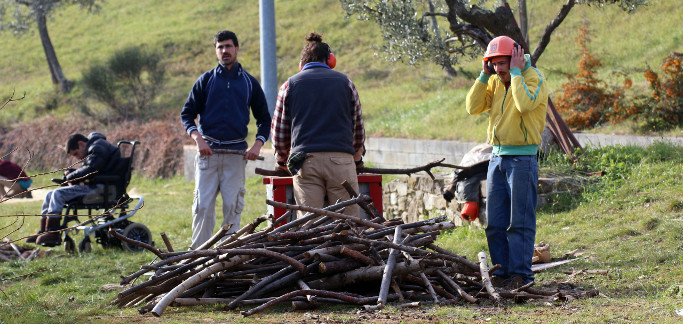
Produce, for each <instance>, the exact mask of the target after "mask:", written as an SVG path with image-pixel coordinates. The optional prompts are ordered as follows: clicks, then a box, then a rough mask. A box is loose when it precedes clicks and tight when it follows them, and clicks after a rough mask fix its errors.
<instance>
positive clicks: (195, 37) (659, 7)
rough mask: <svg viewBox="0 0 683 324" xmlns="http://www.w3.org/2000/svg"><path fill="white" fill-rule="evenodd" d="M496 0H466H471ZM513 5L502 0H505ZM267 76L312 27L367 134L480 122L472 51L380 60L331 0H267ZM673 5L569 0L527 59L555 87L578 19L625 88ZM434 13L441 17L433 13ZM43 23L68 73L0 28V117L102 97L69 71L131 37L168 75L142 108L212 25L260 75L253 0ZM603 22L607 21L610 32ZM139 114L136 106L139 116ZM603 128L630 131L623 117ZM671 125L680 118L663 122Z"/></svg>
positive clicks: (470, 127)
mask: <svg viewBox="0 0 683 324" xmlns="http://www.w3.org/2000/svg"><path fill="white" fill-rule="evenodd" d="M493 3H496V1H493V0H484V1H477V4H478V5H480V6H485V5H491V4H493ZM560 5H561V3H559V2H558V1H555V0H537V1H533V2H532V3H530V4H529V6H528V13H529V20H530V44H531V47H532V48H534V47H535V44H537V42H538V40H539V38H540V35H541V32H542V30H544V29H545V27H546V25H547V24H548V23H549V22H550V21H551V19H553V18H554V17H555V16H556V15H557V12H558V11H559V8H560ZM513 7H514V4H513ZM275 9H276V34H277V59H278V79H279V81H280V82H283V81H284V80H285V79H286V78H287V77H289V76H290V75H292V74H294V73H296V72H297V66H298V60H299V54H300V51H301V48H302V46H303V45H304V41H303V38H304V36H305V35H306V34H307V33H308V32H310V31H313V30H316V31H319V32H321V33H323V34H324V40H325V41H327V42H329V43H330V45H331V46H332V48H333V50H334V51H335V54H336V56H337V58H338V62H339V64H338V67H337V70H339V71H342V72H344V73H347V74H348V75H349V76H350V77H351V78H352V80H354V82H355V83H356V85H357V88H358V90H359V93H360V96H361V100H362V102H363V110H364V114H365V117H366V118H365V119H366V125H367V128H368V132H369V134H373V135H383V136H393V137H407V138H425V139H456V140H464V141H483V140H484V139H485V136H486V135H485V127H480V123H481V121H479V120H477V121H476V122H475V123H473V122H472V119H470V118H466V116H467V115H466V113H465V112H464V97H465V94H466V92H467V89H469V87H470V85H471V84H472V82H473V80H474V76H476V75H478V70H479V69H480V66H479V61H478V59H473V60H469V61H468V60H467V59H464V60H463V61H462V62H463V64H462V65H461V66H457V67H456V69H457V70H459V71H461V73H460V76H459V77H456V78H452V79H448V78H446V77H445V73H444V72H443V71H441V70H440V69H439V68H438V67H436V66H433V65H430V64H421V65H419V66H416V67H411V66H407V65H404V64H403V63H400V62H397V63H390V62H387V61H385V60H384V59H383V54H382V53H378V50H377V48H379V45H380V44H381V35H380V32H379V30H378V28H377V26H376V25H374V23H373V22H367V21H358V20H357V19H356V17H351V18H346V17H345V13H344V11H343V10H342V8H341V6H340V4H339V2H338V1H335V0H318V1H305V0H288V1H275ZM681 16H683V6H680V5H679V4H678V1H676V0H657V1H649V5H648V6H645V7H641V8H639V9H638V10H637V11H636V12H634V13H632V14H627V13H625V12H623V11H622V10H620V9H619V8H618V7H616V6H604V7H600V6H593V7H587V6H581V5H579V6H576V7H575V8H574V9H573V10H572V12H571V13H570V15H569V16H568V17H567V19H566V20H565V21H564V23H563V24H562V25H561V26H560V27H559V28H558V29H557V30H556V31H555V33H554V34H553V37H552V40H551V42H550V45H549V46H548V48H547V49H546V51H545V53H544V54H543V55H542V56H541V59H540V60H539V62H538V64H539V67H540V69H541V70H542V71H543V72H544V73H545V76H546V78H547V80H548V84H549V85H550V90H551V92H552V94H551V96H555V95H556V92H557V91H558V90H559V89H560V85H561V84H562V83H563V82H565V81H566V74H567V73H569V72H575V71H576V70H577V66H576V64H577V62H578V60H579V55H580V54H579V52H578V50H577V48H576V44H575V43H574V38H575V37H576V35H577V31H576V29H577V27H579V26H581V25H582V24H583V23H584V22H586V23H587V24H588V25H589V27H590V29H591V31H592V32H593V35H594V36H595V38H594V39H593V42H592V43H591V49H592V51H593V54H595V55H596V56H597V57H598V58H599V59H600V60H602V63H603V65H604V66H603V68H602V69H601V70H600V73H599V76H600V77H601V78H602V79H605V80H608V81H611V80H613V81H615V82H616V81H618V80H620V79H618V78H616V77H615V76H614V74H615V73H618V74H621V75H627V76H629V77H630V78H632V79H633V80H634V84H635V86H634V88H633V92H634V93H638V92H643V91H647V90H646V88H647V84H646V83H645V81H644V78H643V72H644V70H645V68H647V67H648V66H649V67H652V68H654V69H657V67H658V66H659V65H660V64H661V62H662V60H663V59H664V57H666V56H667V55H669V54H671V53H672V52H674V51H678V52H680V51H681V47H680V46H681V40H682V39H683V29H681V28H677V26H678V24H677V19H678V17H681ZM444 23H445V21H444V22H442V24H444ZM48 28H49V32H50V35H51V38H52V41H53V43H54V46H55V49H56V51H57V55H58V57H59V59H60V62H61V64H62V68H63V70H64V73H65V75H66V77H67V78H69V79H70V80H72V81H75V82H76V88H75V90H74V91H73V92H72V93H71V94H69V95H68V96H66V97H63V96H60V95H59V94H56V93H55V92H54V90H53V86H52V84H51V82H50V77H49V75H48V72H47V64H46V62H45V58H44V54H43V51H42V50H41V44H40V41H39V37H38V35H37V32H32V33H29V34H25V35H23V36H21V37H19V38H16V37H12V36H10V35H11V33H10V32H3V33H2V36H3V43H2V44H3V45H2V49H3V50H2V51H0V98H6V97H8V96H9V95H10V94H11V93H12V91H13V90H16V92H17V94H19V95H21V94H23V93H24V92H26V99H25V100H23V101H22V102H18V103H17V106H16V107H17V108H16V109H12V110H11V111H4V112H3V114H2V115H0V126H3V127H11V126H12V124H13V123H15V122H16V121H20V120H25V119H30V118H40V117H42V116H45V115H54V116H66V115H70V114H73V113H74V112H75V111H79V110H81V109H82V108H83V107H89V108H93V109H95V108H100V109H101V108H102V107H101V106H99V105H98V104H97V103H95V102H93V101H85V100H84V98H83V96H82V88H81V87H80V85H79V82H80V78H81V73H82V71H84V70H85V69H86V68H88V66H89V65H90V64H93V63H95V62H97V61H102V60H104V59H106V58H107V57H109V56H110V55H112V53H113V52H114V51H115V50H116V49H119V48H123V47H126V46H130V45H142V46H146V47H147V48H148V49H152V50H158V51H159V55H161V56H162V62H163V64H164V65H165V66H166V67H167V76H168V78H169V80H168V83H167V84H166V86H165V88H164V90H163V92H162V94H161V95H160V96H159V98H158V100H157V102H156V104H157V106H156V107H155V109H154V110H153V111H151V112H148V115H151V116H152V117H154V116H164V115H165V112H168V111H169V110H170V111H178V110H179V109H180V107H181V105H182V104H183V103H184V100H185V99H186V97H187V93H188V91H189V89H190V87H191V85H192V83H193V82H194V81H195V80H196V78H197V77H198V76H199V75H200V74H201V73H202V72H204V71H206V70H208V69H211V68H212V67H213V66H214V65H215V56H214V53H213V50H212V48H211V40H212V37H213V34H214V33H215V32H216V31H217V30H220V29H226V28H227V29H232V30H234V31H235V32H236V33H237V34H238V36H239V39H240V54H239V59H240V62H241V63H242V64H243V66H244V67H245V68H246V69H247V70H248V71H249V72H250V73H252V74H253V75H254V76H256V77H257V78H259V77H260V61H259V53H260V48H259V21H258V2H257V1H255V0H252V1H247V2H243V1H236V0H232V1H202V2H199V3H194V2H187V1H181V0H167V1H153V0H145V1H133V0H119V1H107V2H104V3H102V8H101V10H100V11H99V12H98V13H97V14H87V13H85V12H82V11H81V10H79V9H78V7H77V6H67V7H64V8H63V9H60V10H58V11H57V12H56V13H55V15H54V17H53V19H50V20H48ZM614 31H619V32H618V33H615V32H614ZM148 115H146V118H149V116H148ZM608 131H610V132H612V131H616V132H630V131H631V130H630V128H629V127H628V125H625V126H622V127H620V128H617V129H616V130H615V129H613V127H612V129H608ZM674 134H677V135H680V130H677V131H676V132H674Z"/></svg>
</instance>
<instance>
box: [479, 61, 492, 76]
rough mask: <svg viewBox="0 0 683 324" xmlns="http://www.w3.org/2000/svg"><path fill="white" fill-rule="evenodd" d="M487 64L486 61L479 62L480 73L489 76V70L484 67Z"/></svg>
mask: <svg viewBox="0 0 683 324" xmlns="http://www.w3.org/2000/svg"><path fill="white" fill-rule="evenodd" d="M487 63H488V61H481V71H482V72H484V74H486V75H491V72H489V69H488V68H487V67H486V64H487Z"/></svg>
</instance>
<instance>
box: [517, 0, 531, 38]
mask: <svg viewBox="0 0 683 324" xmlns="http://www.w3.org/2000/svg"><path fill="white" fill-rule="evenodd" d="M517 3H518V6H517V10H519V28H520V29H521V31H522V37H524V40H525V41H526V43H527V44H529V20H528V18H527V14H526V13H527V12H526V0H518V1H517Z"/></svg>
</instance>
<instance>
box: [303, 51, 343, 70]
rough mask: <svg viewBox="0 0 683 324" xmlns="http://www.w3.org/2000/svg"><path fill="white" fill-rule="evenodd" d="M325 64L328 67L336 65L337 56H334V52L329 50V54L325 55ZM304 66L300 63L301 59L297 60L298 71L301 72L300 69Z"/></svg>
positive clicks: (331, 67)
mask: <svg viewBox="0 0 683 324" xmlns="http://www.w3.org/2000/svg"><path fill="white" fill-rule="evenodd" d="M327 66H329V67H330V69H334V67H335V66H337V57H336V56H334V53H332V52H330V56H328V57H327ZM303 68H304V66H303V65H302V64H301V61H299V72H301V69H303Z"/></svg>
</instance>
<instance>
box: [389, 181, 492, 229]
mask: <svg viewBox="0 0 683 324" xmlns="http://www.w3.org/2000/svg"><path fill="white" fill-rule="evenodd" d="M435 178H436V179H435V180H432V179H431V178H430V177H429V176H426V175H424V176H423V175H413V176H411V177H408V176H403V177H400V178H398V179H394V180H392V181H389V182H388V183H386V184H385V185H384V188H383V192H382V200H383V202H384V218H386V219H391V218H396V217H401V218H403V220H404V221H405V222H415V221H418V220H422V219H426V218H433V217H436V216H439V215H446V216H447V217H448V219H449V220H452V221H453V222H454V223H455V225H456V226H461V225H464V224H466V223H467V224H472V225H475V226H483V225H484V224H485V222H486V220H485V218H486V214H485V213H484V208H483V206H482V208H481V209H480V213H479V218H477V219H476V220H475V221H474V222H468V221H465V220H463V219H462V217H460V210H461V209H462V204H459V203H457V202H456V201H455V200H452V201H451V202H450V203H449V202H447V201H446V200H445V199H444V198H443V196H442V195H441V188H443V187H444V186H447V185H448V184H449V183H450V181H451V178H450V176H449V175H435ZM482 188H485V186H482Z"/></svg>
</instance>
